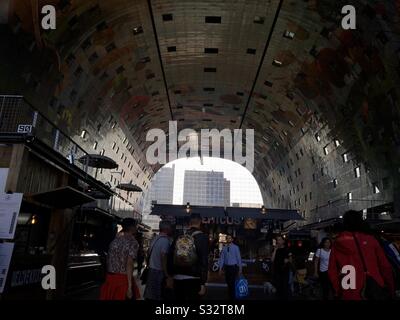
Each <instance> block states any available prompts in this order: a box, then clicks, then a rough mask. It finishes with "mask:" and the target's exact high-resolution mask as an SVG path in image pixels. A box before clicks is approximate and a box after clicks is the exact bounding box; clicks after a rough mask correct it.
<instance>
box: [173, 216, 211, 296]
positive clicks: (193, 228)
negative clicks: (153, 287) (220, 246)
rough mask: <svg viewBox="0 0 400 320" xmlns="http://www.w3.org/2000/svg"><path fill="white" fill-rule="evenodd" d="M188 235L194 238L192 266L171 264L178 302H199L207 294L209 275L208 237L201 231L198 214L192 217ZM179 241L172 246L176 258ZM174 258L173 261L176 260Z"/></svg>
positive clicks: (174, 262)
mask: <svg viewBox="0 0 400 320" xmlns="http://www.w3.org/2000/svg"><path fill="white" fill-rule="evenodd" d="M187 235H190V236H192V237H193V240H194V246H195V255H196V257H195V259H193V264H191V265H186V266H182V265H177V263H176V261H173V262H172V263H171V265H172V273H173V275H174V276H173V278H174V289H175V296H176V299H177V300H178V301H185V300H191V301H193V300H198V299H200V298H201V296H204V294H205V293H206V288H205V283H206V281H207V274H208V237H207V235H206V234H204V233H203V232H202V231H201V217H200V215H198V214H192V215H191V216H190V222H189V230H188V232H187ZM177 241H179V238H178V239H177V240H175V242H174V243H173V244H172V249H171V252H172V255H174V257H175V254H176V253H175V251H176V249H177ZM174 257H173V258H172V259H174Z"/></svg>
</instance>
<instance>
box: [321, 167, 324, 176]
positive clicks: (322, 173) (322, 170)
mask: <svg viewBox="0 0 400 320" xmlns="http://www.w3.org/2000/svg"><path fill="white" fill-rule="evenodd" d="M324 174H325V170H324V168H321V176H323V175H324Z"/></svg>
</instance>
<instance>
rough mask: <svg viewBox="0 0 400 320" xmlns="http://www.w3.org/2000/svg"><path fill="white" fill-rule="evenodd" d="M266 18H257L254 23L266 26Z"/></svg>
mask: <svg viewBox="0 0 400 320" xmlns="http://www.w3.org/2000/svg"><path fill="white" fill-rule="evenodd" d="M264 21H265V18H264V17H260V16H255V17H254V19H253V22H254V23H257V24H264Z"/></svg>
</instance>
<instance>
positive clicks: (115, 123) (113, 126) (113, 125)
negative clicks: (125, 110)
mask: <svg viewBox="0 0 400 320" xmlns="http://www.w3.org/2000/svg"><path fill="white" fill-rule="evenodd" d="M116 125H117V122H116V121H114V122H113V124H112V125H111V129H114V128H115V126H116Z"/></svg>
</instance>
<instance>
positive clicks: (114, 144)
mask: <svg viewBox="0 0 400 320" xmlns="http://www.w3.org/2000/svg"><path fill="white" fill-rule="evenodd" d="M116 145H117V143H116V142H113V144H112V149H113V150H114V149H115V146H116Z"/></svg>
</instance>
